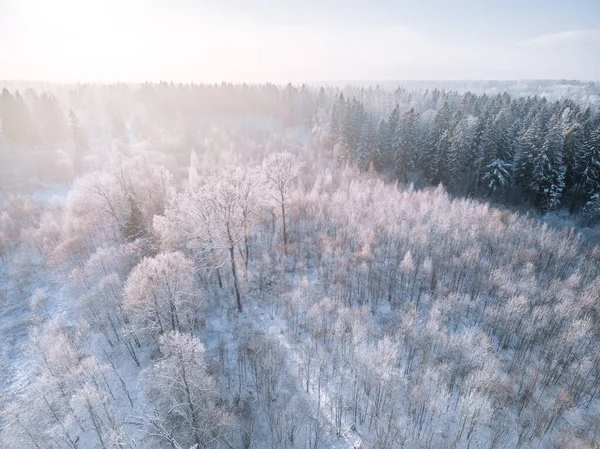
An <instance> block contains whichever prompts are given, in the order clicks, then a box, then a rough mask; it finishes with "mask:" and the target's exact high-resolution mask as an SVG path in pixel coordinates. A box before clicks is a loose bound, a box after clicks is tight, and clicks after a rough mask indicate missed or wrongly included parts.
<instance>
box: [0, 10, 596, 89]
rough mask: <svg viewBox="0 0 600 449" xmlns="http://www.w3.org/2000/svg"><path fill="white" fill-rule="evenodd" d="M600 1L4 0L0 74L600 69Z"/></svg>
mask: <svg viewBox="0 0 600 449" xmlns="http://www.w3.org/2000/svg"><path fill="white" fill-rule="evenodd" d="M598 55H600V0H570V1H568V0H564V1H556V0H554V1H550V0H545V1H541V0H521V1H516V0H502V1H501V0H497V1H484V0H479V1H477V0H468V1H467V0H464V1H446V0H420V1H416V0H415V1H384V0H372V1H340V0H320V1H317V0H305V1H285V0H278V1H274V0H271V1H267V0H218V1H216V0H215V1H208V0H203V1H198V0H195V1H194V0H171V1H162V0H102V1H97V0H94V1H86V0H54V1H49V0H0V78H3V79H35V80H49V81H68V82H70V81H119V80H120V81H144V80H151V81H158V80H161V79H164V80H174V81H205V82H215V81H222V80H225V81H234V82H239V81H250V82H263V81H274V82H286V81H293V82H302V81H323V80H339V79H344V80H369V79H371V80H385V79H515V78H576V79H593V80H598V79H600V56H598Z"/></svg>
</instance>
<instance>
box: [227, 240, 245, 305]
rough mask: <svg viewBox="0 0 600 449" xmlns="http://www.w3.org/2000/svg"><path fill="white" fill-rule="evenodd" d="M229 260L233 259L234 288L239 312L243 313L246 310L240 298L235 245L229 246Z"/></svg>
mask: <svg viewBox="0 0 600 449" xmlns="http://www.w3.org/2000/svg"><path fill="white" fill-rule="evenodd" d="M229 258H230V259H231V274H232V275H233V287H234V289H235V300H236V304H237V309H238V312H240V313H242V312H243V311H244V310H243V307H242V299H241V298H240V286H239V284H238V278H237V268H236V266H235V253H234V250H233V245H230V246H229Z"/></svg>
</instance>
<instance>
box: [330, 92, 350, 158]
mask: <svg viewBox="0 0 600 449" xmlns="http://www.w3.org/2000/svg"><path fill="white" fill-rule="evenodd" d="M345 119H346V101H345V100H344V94H340V96H339V97H338V99H337V100H336V101H335V103H334V104H333V107H332V109H331V122H330V125H329V139H330V145H331V147H330V149H331V150H332V151H333V148H334V147H335V146H336V145H337V144H338V143H339V141H340V139H341V138H342V129H343V126H344V120H345Z"/></svg>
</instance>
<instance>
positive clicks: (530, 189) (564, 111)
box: [330, 89, 600, 217]
mask: <svg viewBox="0 0 600 449" xmlns="http://www.w3.org/2000/svg"><path fill="white" fill-rule="evenodd" d="M394 99H395V100H396V101H397V104H396V106H395V108H394V109H393V110H392V112H391V113H390V114H389V116H387V117H385V118H382V119H380V115H379V114H378V112H379V111H377V110H373V111H370V110H367V108H365V106H364V104H363V102H361V101H359V100H357V99H355V98H352V99H350V100H346V99H345V98H344V96H343V94H340V95H339V97H338V98H337V99H336V101H335V103H334V105H333V107H332V112H331V123H330V139H331V144H332V146H333V147H335V148H336V149H337V151H338V152H339V155H340V157H342V158H350V159H352V160H354V161H357V162H358V164H359V165H360V166H361V167H363V168H366V167H373V168H374V169H375V170H378V171H384V172H388V173H391V174H393V175H394V176H395V177H396V178H397V179H399V180H400V181H408V180H409V179H413V178H414V174H415V173H416V172H419V173H422V174H423V175H424V177H425V178H426V180H427V181H428V182H430V183H432V184H435V185H437V184H439V183H442V184H443V185H444V186H445V187H446V188H447V189H449V190H450V191H451V192H453V193H455V194H459V195H465V196H479V197H493V198H494V199H496V200H504V201H507V202H510V203H523V202H529V203H533V205H534V206H535V207H537V208H539V209H540V210H542V211H551V210H555V209H558V208H559V207H564V208H568V209H569V210H570V212H574V211H576V210H583V211H584V212H585V213H586V214H588V216H590V217H594V216H597V215H598V214H599V213H600V116H599V114H598V111H597V110H595V109H592V108H590V107H582V106H580V105H578V104H576V103H575V102H573V101H572V100H569V99H565V100H562V101H556V102H554V103H552V102H549V101H547V100H546V99H545V98H540V97H527V98H512V97H511V96H510V95H508V94H506V93H505V94H502V95H497V96H492V97H491V96H488V95H480V96H478V95H474V94H472V93H469V92H467V93H465V94H458V93H455V92H444V91H440V90H437V89H436V90H432V91H423V92H418V93H415V92H407V91H398V92H397V93H396V95H395V97H394ZM365 101H366V100H365Z"/></svg>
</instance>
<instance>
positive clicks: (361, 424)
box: [0, 83, 600, 449]
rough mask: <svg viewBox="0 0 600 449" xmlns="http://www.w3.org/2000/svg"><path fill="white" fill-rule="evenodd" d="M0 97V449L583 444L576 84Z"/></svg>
mask: <svg viewBox="0 0 600 449" xmlns="http://www.w3.org/2000/svg"><path fill="white" fill-rule="evenodd" d="M475 85H476V86H477V84H476V83H475ZM499 85H502V84H499ZM544 86H546V88H548V86H547V85H545V84H544ZM584 87H585V86H583V87H582V89H583V90H584V91H585V89H587V88H588V87H585V89H584ZM419 89H420V88H419ZM6 92H7V93H6V94H5V93H3V94H2V103H1V104H2V108H3V109H2V111H0V114H8V115H0V117H2V123H3V128H2V129H3V137H2V145H4V146H3V147H1V149H2V152H3V153H2V155H4V154H8V153H10V157H7V158H6V161H7V165H6V166H4V167H1V168H0V169H2V170H4V171H3V173H8V174H9V177H8V178H4V181H3V183H4V184H3V190H2V193H1V194H0V202H1V203H0V204H1V205H2V208H1V212H0V261H1V263H0V306H1V307H2V311H3V313H2V314H1V316H0V335H2V336H3V339H4V341H5V344H4V345H2V347H1V348H0V373H1V374H2V376H1V377H0V379H2V380H1V383H0V391H1V392H2V394H1V397H2V399H1V400H0V445H1V446H2V447H34V448H40V449H41V448H63V447H65V448H72V449H75V448H80V447H100V448H113V447H114V448H116V447H119V448H135V447H172V448H181V449H187V448H190V447H196V448H201V447H205V448H222V447H229V448H245V449H250V448H257V449H259V448H271V449H276V448H277V449H278V448H288V449H293V448H311V449H317V448H337V447H350V448H358V447H361V448H378V449H379V448H389V449H396V448H407V449H411V448H417V447H419V448H438V447H448V448H474V447H483V448H504V447H518V448H538V447H543V448H546V447H548V448H552V447H582V448H584V447H589V448H592V447H595V446H596V445H598V444H600V432H599V431H598V422H599V419H600V414H599V407H600V398H599V396H600V347H599V338H598V337H599V335H598V329H599V327H598V316H599V312H600V311H599V310H598V307H599V302H598V294H599V292H600V273H599V271H598V267H600V250H599V248H598V246H597V245H595V241H594V235H593V229H592V228H587V229H585V228H581V230H583V231H584V232H583V233H582V232H580V231H579V230H578V229H577V226H578V224H580V223H582V221H578V220H584V221H585V223H587V224H591V225H593V224H594V222H595V220H596V217H597V211H598V207H600V206H599V205H600V191H599V190H598V182H600V178H599V176H600V175H599V173H600V169H599V168H598V167H597V166H596V165H597V162H598V160H599V157H598V155H597V154H596V153H597V149H598V148H597V147H598V145H597V144H598V139H599V133H598V112H597V107H596V106H595V105H593V104H589V105H588V104H584V101H583V100H582V98H578V99H576V100H574V99H564V98H563V99H560V100H559V101H551V100H549V99H546V98H543V97H540V96H533V95H528V93H529V92H515V95H509V94H508V93H507V94H501V95H488V94H486V93H485V92H480V94H479V95H476V94H475V93H470V92H463V93H459V92H458V88H457V91H444V90H438V89H430V88H427V87H426V88H423V89H420V90H415V91H409V90H405V89H403V88H401V89H396V90H393V91H390V90H385V89H383V88H358V87H347V88H345V89H343V90H341V89H337V88H334V87H329V86H326V87H323V88H318V89H317V88H313V87H310V86H299V87H296V86H292V85H289V86H286V87H277V86H272V85H266V86H247V85H228V84H224V85H220V86H216V85H214V86H209V85H203V86H200V85H174V84H173V85H171V84H167V83H161V84H158V85H153V84H145V85H140V86H128V85H114V86H102V85H96V86H91V85H80V86H77V87H64V86H63V87H60V88H57V89H56V90H55V92H40V93H37V92H33V91H32V92H30V93H29V94H27V95H21V94H19V95H17V93H16V92H14V91H13V92H10V91H8V90H6ZM65 92H69V93H70V96H71V99H70V100H68V101H67V100H65V98H66V96H65V95H64V94H65ZM533 93H536V92H533ZM6 108H9V109H10V108H13V109H10V111H11V112H5V111H6V110H7V109H6ZM14 111H18V113H17V112H14ZM7 118H8V125H5V122H6V120H7ZM11 120H14V121H13V122H11ZM6 126H8V127H6ZM26 127H35V128H36V129H37V131H36V132H35V133H33V134H32V132H31V131H27V130H26V131H24V129H25V128H26ZM25 137H27V138H25ZM33 137H35V139H34V138H33ZM28 139H31V140H28ZM59 149H60V150H61V151H62V153H61V155H62V156H61V158H63V159H61V160H62V161H63V162H65V161H67V162H68V163H66V162H65V164H66V165H65V167H67V166H68V170H65V171H64V172H62V174H61V176H55V175H56V173H54V169H50V168H49V167H48V169H47V170H46V169H45V168H44V167H43V164H42V162H43V161H44V160H54V156H56V155H57V154H58V150H59ZM6 152H8V153H6ZM46 153H47V154H46ZM44 154H45V155H46V156H48V155H53V156H48V159H43V157H45V156H44ZM40 155H41V156H40ZM38 156H39V157H40V158H41V159H40V160H41V162H39V164H38V165H35V164H34V165H35V167H37V168H35V169H33V168H32V167H29V166H25V165H21V164H22V163H23V161H28V160H32V161H33V160H35V159H36V158H37V157H38ZM7 167H9V168H10V170H9V169H8V168H7ZM38 168H39V170H38ZM36 170H38V172H37V174H36V173H35V172H36ZM30 177H32V179H30ZM467 197H468V198H467ZM485 201H490V202H491V203H492V204H494V205H495V206H493V205H490V204H489V203H487V202H485ZM503 203H506V204H509V205H511V206H515V205H518V206H519V207H521V208H523V210H525V209H527V210H531V211H540V213H544V214H546V213H549V212H552V211H553V212H554V213H556V212H557V211H564V212H565V216H567V215H569V214H568V212H572V213H573V214H574V215H576V216H577V219H573V221H570V222H568V223H569V226H563V227H556V226H555V227H552V226H549V225H548V224H547V223H546V222H544V221H543V220H540V219H539V218H536V217H537V215H534V214H530V215H528V214H525V213H522V212H521V210H520V209H516V208H515V209H513V210H507V209H506V208H503V207H501V205H502V204H503Z"/></svg>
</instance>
